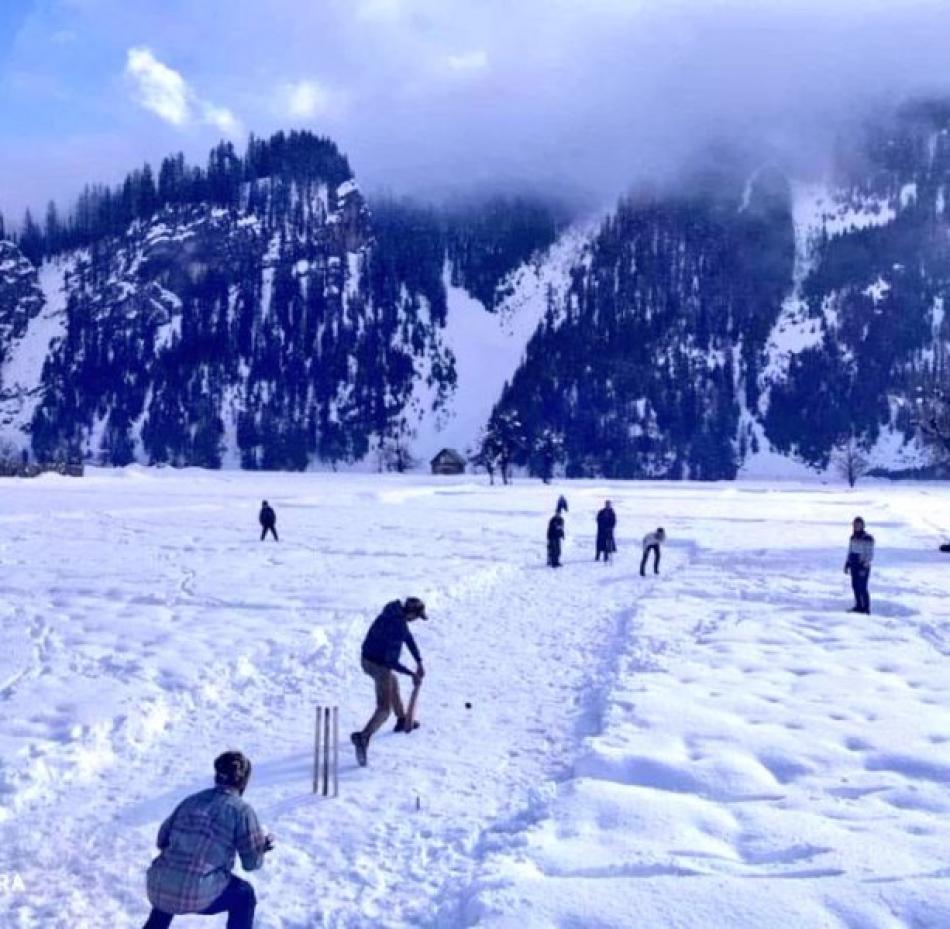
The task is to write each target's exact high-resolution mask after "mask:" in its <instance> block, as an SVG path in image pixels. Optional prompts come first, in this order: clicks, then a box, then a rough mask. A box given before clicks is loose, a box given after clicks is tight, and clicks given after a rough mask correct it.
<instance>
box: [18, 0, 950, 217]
mask: <svg viewBox="0 0 950 929" xmlns="http://www.w3.org/2000/svg"><path fill="white" fill-rule="evenodd" d="M948 34H950V2H947V0H941V2H937V0H902V2H900V3H885V2H883V0H860V2H859V0H837V2H834V0H826V2H824V3H820V4H819V3H817V2H812V0H774V2H772V3H763V2H754V0H0V210H2V211H3V212H4V213H5V215H7V217H8V218H10V219H17V218H18V217H19V216H20V215H22V211H23V208H24V207H25V206H26V205H28V204H30V205H33V206H34V207H37V208H39V209H42V208H43V207H44V206H45V203H46V201H47V200H48V199H50V198H51V197H53V198H55V199H57V200H58V201H59V202H60V203H64V204H65V203H68V202H69V201H71V200H72V198H73V197H74V196H75V194H76V193H77V192H78V190H79V189H80V188H81V186H82V184H83V183H85V182H87V181H91V182H95V181H108V182H115V181H117V180H118V179H119V178H120V177H121V176H122V174H124V173H125V172H126V171H127V170H129V169H131V168H132V167H134V166H136V165H138V164H141V162H142V161H144V160H146V159H147V160H149V161H151V162H153V163H157V162H158V161H159V160H160V159H161V157H162V156H163V155H164V154H166V153H168V152H173V151H178V150H183V151H185V153H186V154H187V155H188V156H189V157H191V158H194V159H196V160H202V161H203V160H204V157H205V155H206V152H207V150H208V148H209V147H210V146H211V145H212V144H213V143H214V142H215V141H217V139H219V138H221V137H231V138H234V139H235V140H236V141H238V142H239V143H240V144H241V145H243V142H244V140H245V139H246V136H247V133H248V132H249V131H254V132H256V133H258V134H264V133H268V132H271V131H273V130H275V129H278V128H293V127H298V126H305V127H309V128H312V129H315V130H316V131H319V132H321V133H324V134H327V135H330V136H331V137H333V138H334V139H335V140H336V141H337V142H338V143H339V144H340V146H341V148H342V149H343V150H344V151H345V152H346V153H347V154H348V155H349V156H350V159H351V162H352V164H353V167H354V169H355V170H356V172H357V176H358V177H359V178H360V179H361V181H363V182H364V186H367V187H370V188H386V189H390V190H392V191H394V192H397V193H401V192H415V193H422V194H433V195H443V194H446V193H452V192H464V191H466V190H469V189H471V188H473V187H476V186H484V185H488V184H499V185H509V186H510V185H529V186H534V187H535V188H539V187H540V188H543V189H554V190H565V191H575V190H576V191H582V192H583V193H584V194H586V195H589V196H590V197H591V198H592V199H595V200H596V199H600V200H603V201H610V200H611V199H612V198H613V197H615V196H617V195H618V194H619V193H621V192H622V191H623V189H624V188H625V187H626V186H628V185H629V184H631V183H632V182H634V181H635V180H638V179H642V178H645V177H654V176H663V175H664V174H666V175H668V174H669V173H670V172H671V171H672V170H673V169H674V168H675V167H677V166H679V165H680V164H682V162H683V161H684V160H686V159H688V158H689V156H690V154H691V153H692V152H693V151H695V150H696V149H697V148H698V147H700V146H702V145H703V144H704V143H705V142H706V141H707V140H708V139H709V138H711V137H713V136H715V135H717V134H718V135H726V136H728V137H737V136H744V137H747V138H748V139H751V140H754V141H755V144H759V145H762V146H763V149H766V148H769V147H772V148H773V149H775V148H777V149H781V150H784V151H785V152H786V153H788V152H792V153H794V154H795V156H797V157H798V158H799V160H800V161H801V162H802V163H803V164H805V163H806V162H808V161H809V160H812V161H814V162H817V161H820V153H821V152H822V151H824V149H825V143H826V141H827V139H828V138H829V137H830V136H831V135H833V132H834V129H835V127H836V126H837V125H839V124H840V122H841V120H843V119H847V118H849V117H853V116H854V115H855V114H856V113H858V112H860V111H861V109H862V108H863V107H864V106H865V105H867V104H868V103H869V102H873V101H875V100H878V99H882V98H884V99H895V98H899V97H900V96H902V95H905V94H907V93H913V92H918V91H922V90H923V91H939V92H946V91H947V90H948V89H950V55H947V53H946V50H945V48H944V44H945V37H946V35H948Z"/></svg>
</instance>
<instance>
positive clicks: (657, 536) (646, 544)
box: [640, 526, 666, 577]
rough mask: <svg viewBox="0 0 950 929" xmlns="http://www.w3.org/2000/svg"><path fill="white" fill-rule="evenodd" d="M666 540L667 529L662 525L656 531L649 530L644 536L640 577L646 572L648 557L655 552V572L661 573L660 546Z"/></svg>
mask: <svg viewBox="0 0 950 929" xmlns="http://www.w3.org/2000/svg"><path fill="white" fill-rule="evenodd" d="M665 541H666V530H665V529H664V528H663V527H662V526H661V527H660V528H659V529H657V530H656V532H648V533H647V534H646V535H645V536H644V537H643V557H642V558H641V559H640V577H643V576H644V575H645V574H646V568H647V559H648V558H649V557H650V552H653V573H654V574H659V573H660V546H661V545H662V544H663V543H664V542H665Z"/></svg>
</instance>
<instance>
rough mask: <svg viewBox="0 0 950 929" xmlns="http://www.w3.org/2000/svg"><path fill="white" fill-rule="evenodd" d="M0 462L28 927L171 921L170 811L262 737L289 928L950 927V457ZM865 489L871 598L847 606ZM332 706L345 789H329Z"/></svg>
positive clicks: (4, 846) (21, 897) (265, 812)
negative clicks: (613, 529)
mask: <svg viewBox="0 0 950 929" xmlns="http://www.w3.org/2000/svg"><path fill="white" fill-rule="evenodd" d="M0 491H2V492H0V524H2V527H3V532H2V537H0V559H2V568H3V570H2V575H0V577H2V581H0V583H2V597H0V635H2V640H0V641H2V648H0V714H2V715H0V926H2V927H4V929H6V927H19V929H25V927H30V929H65V927H84V929H97V927H104V929H106V927H115V929H124V927H138V926H140V925H141V924H142V922H144V920H145V916H146V913H147V904H146V901H145V896H144V872H145V868H146V867H147V865H148V863H149V861H150V860H151V857H152V855H153V843H154V838H155V832H156V830H157V828H158V825H159V823H160V822H161V820H162V819H163V818H164V817H165V816H166V815H167V814H168V813H169V812H170V811H171V810H172V808H173V807H174V805H175V804H176V802H177V801H178V800H179V799H180V798H182V797H183V796H184V795H186V794H187V793H190V792H192V791H195V790H198V789H200V788H203V787H205V786H207V785H208V784H209V783H210V772H211V762H212V759H213V758H214V756H215V755H216V754H218V753H219V752H220V751H222V750H224V749H225V748H229V747H235V748H240V749H242V750H243V751H245V752H246V753H247V754H248V755H249V756H250V757H251V758H252V760H253V761H254V762H255V773H254V776H253V778H252V781H251V784H250V788H249V790H248V793H247V799H248V800H249V801H250V802H251V803H252V804H253V805H254V806H255V808H256V809H257V811H258V813H259V815H260V818H261V820H262V823H263V824H264V826H265V828H267V829H268V830H270V831H272V832H274V833H275V835H276V837H277V841H278V845H277V849H276V850H275V851H274V853H273V854H272V855H271V856H270V858H269V859H268V862H267V865H266V866H265V868H264V870H263V871H261V872H258V873H257V874H255V875H254V876H253V877H252V880H253V882H254V884H255V886H256V888H257V891H258V898H259V901H260V902H259V909H258V914H259V918H258V923H257V924H258V925H259V926H261V927H265V929H277V927H280V929H305V927H335V929H351V927H366V929H369V927H410V926H411V927H417V926H418V927H446V929H447V927H462V926H466V927H469V926H474V927H482V929H631V927H638V929H785V927H789V929H791V927H795V929H819V927H829V929H830V927H835V929H838V927H844V929H897V927H906V929H911V927H913V929H945V927H948V926H950V839H948V833H947V827H946V823H947V818H948V815H950V675H948V674H947V663H948V658H950V607H948V605H947V604H948V594H950V556H947V555H941V554H940V553H938V552H937V551H936V547H937V542H938V541H941V540H942V539H941V537H940V531H941V530H950V489H944V488H942V487H939V486H936V485H922V486H912V485H892V484H882V483H871V482H868V483H866V484H862V485H859V486H858V488H856V489H855V490H854V491H850V492H849V491H846V490H841V489H839V488H828V487H822V486H820V485H814V486H808V485H785V486H780V487H779V488H778V489H775V490H769V489H768V488H766V487H765V485H757V484H751V483H745V484H733V485H729V484H717V485H697V484H659V483H657V484H637V483H625V484H610V485H608V484H598V483H593V482H570V483H562V484H560V485H555V486H554V487H543V486H542V485H540V484H539V483H537V482H527V481H525V482H519V483H518V484H516V485H515V486H513V487H509V488H501V487H495V488H492V487H488V486H487V485H485V484H483V483H482V479H481V478H478V479H475V478H460V479H441V480H436V479H433V478H428V477H419V476H417V477H395V476H393V477H389V476H386V477H381V476H376V475H314V474H309V475H288V474H248V473H234V472H227V473H207V472H198V471H186V472H174V471H171V470H165V471H145V470H142V469H136V468H130V469H127V470H125V471H118V472H99V471H93V472H92V473H91V474H90V475H89V476H87V477H86V478H84V479H81V480H76V479H69V478H60V477H57V476H52V475H47V476H44V477H42V478H39V479H36V480H32V481H16V480H13V481H10V480H5V481H3V483H2V488H0ZM561 491H563V492H565V493H566V494H567V496H568V499H569V501H570V505H571V511H570V513H569V514H568V517H567V532H568V540H567V546H566V551H565V567H564V568H563V569H562V570H560V571H559V572H553V571H551V570H550V569H547V568H546V567H545V564H544V542H543V539H544V528H545V523H546V519H547V517H548V516H549V514H550V511H551V510H552V507H553V504H554V501H555V500H556V497H557V494H558V493H559V492H561ZM605 496H610V497H611V498H612V499H613V500H614V502H615V506H616V509H617V511H618V516H619V527H618V542H619V546H620V552H619V558H618V561H617V563H616V564H614V565H612V566H609V567H605V566H604V565H602V564H595V563H594V561H593V532H592V529H593V516H594V512H595V510H596V509H597V507H598V506H599V505H600V503H601V502H602V500H603V499H604V497H605ZM263 497H267V498H268V499H269V500H270V501H271V502H272V503H273V504H274V505H275V506H276V509H277V512H278V530H279V532H280V534H281V541H280V543H279V544H275V543H273V542H271V541H268V542H266V543H261V542H259V541H258V534H257V525H256V515H257V508H258V506H259V504H260V500H261V499H262V498H263ZM858 513H860V514H861V515H863V516H864V517H865V518H866V519H867V521H868V528H869V530H870V531H871V532H872V533H873V534H874V535H875V536H876V538H877V542H878V558H877V562H876V565H875V569H874V572H873V573H872V578H871V598H872V610H873V615H872V616H870V617H862V616H857V615H853V614H849V613H847V612H845V611H846V609H847V608H848V607H849V606H850V604H851V595H850V588H849V584H848V579H847V578H846V577H845V575H844V574H843V573H842V565H843V562H844V552H845V545H846V540H847V535H848V531H849V524H850V520H851V518H852V517H853V516H854V515H856V514H858ZM661 524H662V525H664V526H665V527H666V529H667V532H668V534H669V536H670V542H669V545H668V546H667V548H666V550H665V551H664V554H663V563H662V570H663V574H662V575H661V576H660V577H659V578H654V577H647V578H645V579H641V578H640V577H639V576H638V574H637V568H638V563H639V545H638V540H639V538H640V536H642V534H643V533H644V532H646V531H647V530H648V529H652V528H655V527H656V526H657V525H661ZM410 594H417V595H419V596H422V597H423V598H424V599H425V600H426V601H427V603H428V605H429V612H430V615H431V616H432V621H431V622H429V623H418V624H416V625H415V626H414V630H415V631H416V633H417V638H418V641H419V644H420V647H421V649H422V653H423V656H424V658H425V660H426V668H427V671H428V674H427V678H426V684H425V686H424V688H423V692H422V699H421V705H420V713H421V719H422V723H423V727H422V728H421V729H420V730H419V731H418V732H417V733H415V734H413V735H412V736H404V735H396V734H392V733H391V732H390V731H389V727H387V728H385V729H384V730H383V731H382V732H381V733H380V736H379V737H377V739H376V740H374V742H373V744H372V745H371V747H370V767H369V768H367V769H364V770H361V769H358V768H357V767H356V766H355V762H354V761H353V758H352V753H351V751H350V746H349V744H348V742H347V741H346V737H347V735H348V733H349V732H350V730H352V729H355V728H358V727H360V726H362V724H363V723H364V722H365V719H366V717H367V716H368V715H369V712H370V709H371V703H372V685H371V682H370V681H369V679H368V678H366V677H365V676H364V675H363V674H362V673H361V671H360V670H359V664H358V652H359V645H360V641H361V639H362V636H363V633H364V631H365V629H366V627H367V625H368V624H369V622H370V621H371V620H372V619H373V617H374V616H375V615H376V613H377V612H378V610H379V609H380V608H381V607H382V606H383V605H384V604H385V603H386V601H387V600H390V599H394V598H396V597H405V596H407V595H410ZM318 701H322V702H329V703H334V704H338V705H339V706H340V717H341V735H342V740H341V741H342V742H343V744H341V771H340V779H341V784H340V797H339V799H337V800H322V799H315V798H313V797H312V796H311V794H310V792H309V789H310V753H311V750H312V749H311V739H312V721H311V720H312V714H313V706H314V704H315V703H316V702H318ZM466 701H468V702H470V703H471V704H472V708H471V709H466V708H465V703H466ZM13 875H16V876H17V878H18V881H21V882H22V888H20V887H19V886H18V887H16V888H11V886H10V884H11V881H12V877H13ZM223 924H224V922H223V917H218V918H215V919H211V918H195V917H192V918H181V919H179V920H176V923H175V925H176V926H181V927H185V929H187V927H198V926H201V927H208V929H211V927H215V926H223Z"/></svg>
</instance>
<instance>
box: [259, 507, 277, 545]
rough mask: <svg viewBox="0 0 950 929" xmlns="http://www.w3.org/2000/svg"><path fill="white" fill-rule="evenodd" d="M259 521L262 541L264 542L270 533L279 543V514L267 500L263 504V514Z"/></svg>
mask: <svg viewBox="0 0 950 929" xmlns="http://www.w3.org/2000/svg"><path fill="white" fill-rule="evenodd" d="M258 519H259V520H260V524H261V541H262V542H263V541H264V537H265V536H266V535H267V533H268V532H269V533H270V534H271V535H272V536H273V537H274V541H275V542H279V541H280V540H279V539H278V538H277V514H276V513H275V512H274V508H273V507H272V506H271V505H270V504H269V503H268V502H267V501H266V500H265V501H264V502H263V503H261V513H260V516H258Z"/></svg>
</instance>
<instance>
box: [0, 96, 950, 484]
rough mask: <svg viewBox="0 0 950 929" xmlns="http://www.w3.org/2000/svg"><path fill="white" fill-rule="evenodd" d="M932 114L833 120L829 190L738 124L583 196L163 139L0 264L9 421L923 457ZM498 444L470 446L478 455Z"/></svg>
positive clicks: (66, 443)
mask: <svg viewBox="0 0 950 929" xmlns="http://www.w3.org/2000/svg"><path fill="white" fill-rule="evenodd" d="M948 132H950V106H948V105H947V104H946V103H944V102H943V101H942V100H941V99H935V98H928V99H921V100H917V101H913V102H910V103H905V104H903V105H902V106H900V107H898V108H895V109H892V110H887V111H883V112H878V113H876V114H872V115H871V116H869V117H867V118H866V119H865V120H864V121H863V122H862V123H861V124H860V125H858V126H856V127H851V130H850V131H849V133H847V134H845V133H844V132H842V133H839V135H838V138H837V141H836V146H835V162H834V169H833V170H832V171H830V172H829V173H827V174H826V175H825V177H824V179H822V180H821V181H818V180H816V179H815V178H814V177H808V178H805V179H803V178H801V177H796V176H795V175H793V174H790V173H789V172H788V171H787V170H786V167H787V166H786V165H783V164H781V163H780V162H778V161H776V160H774V159H766V160H764V161H760V160H757V158H758V155H757V153H756V152H755V151H754V150H752V149H750V148H748V147H746V146H744V145H742V144H741V142H736V144H727V143H721V144H718V145H716V146H713V147H710V148H707V149H705V150H704V151H703V152H702V153H697V154H695V155H694V156H693V158H692V159H691V161H690V165H689V169H688V171H686V170H684V172H683V174H682V175H681V176H680V178H679V179H678V180H677V181H676V182H675V183H674V182H672V181H670V180H669V179H666V180H665V181H663V182H662V183H660V182H658V183H654V184H652V185H649V186H647V185H643V184H638V185H635V186H634V187H633V192H632V193H629V194H627V195H625V196H623V197H622V198H621V199H620V200H619V202H618V204H617V205H616V207H615V208H613V209H612V210H610V211H608V212H607V213H606V214H604V215H603V216H602V218H600V219H596V218H592V217H591V215H590V214H589V213H578V212H577V211H574V210H572V209H571V208H569V207H567V206H565V198H564V197H563V196H562V192H561V191H559V190H552V191H551V195H550V196H549V197H547V198H545V197H539V196H535V195H531V194H527V193H526V194H522V195H513V194H510V193H509V194H508V195H506V196H501V195H498V194H495V195H492V196H487V195H486V196H482V197H472V196H469V197H468V198H465V199H460V198H453V199H450V200H448V201H444V202H441V203H438V204H433V203H432V202H425V201H421V200H415V201H412V200H406V199H400V198H395V197H391V196H385V197H384V196H377V197H374V198H372V199H370V200H367V199H366V198H365V197H364V196H363V194H361V193H360V189H359V187H358V185H357V182H356V177H355V176H354V173H353V170H352V168H351V166H350V162H349V160H348V159H347V158H346V157H344V156H343V155H342V154H341V153H340V151H339V149H338V148H337V146H336V145H335V144H334V142H333V141H331V140H330V139H327V138H325V137H320V136H316V135H314V134H312V133H307V132H293V133H290V134H286V133H277V134H275V135H273V136H271V137H269V138H267V139H256V138H254V137H252V138H251V141H250V143H249V145H248V146H247V148H246V150H245V151H244V152H242V153H240V154H239V153H238V152H237V151H236V149H235V148H234V146H233V145H232V144H231V143H227V142H225V143H221V144H219V145H218V146H216V147H215V148H214V149H213V150H212V152H211V155H210V157H209V159H208V162H207V166H206V167H202V168H197V167H194V166H191V165H189V164H188V162H187V161H186V159H185V158H184V157H182V156H181V155H176V156H170V157H168V158H166V159H164V160H163V162H162V163H161V164H160V165H159V167H158V168H157V169H156V170H153V169H152V168H151V167H150V166H148V165H146V166H144V167H142V168H139V169H137V170H135V171H133V172H132V173H130V174H129V175H127V177H126V178H125V180H124V181H123V183H122V184H120V185H118V186H117V187H114V188H108V187H102V186H99V187H87V188H86V189H85V190H84V191H83V192H82V194H81V195H80V197H79V198H78V200H77V201H76V202H75V203H74V204H73V205H72V206H70V207H68V208H67V207H64V206H61V207H53V206H51V207H50V209H49V210H48V211H47V214H46V216H45V217H44V219H43V221H42V222H40V221H39V220H34V219H33V218H32V216H31V217H29V218H28V220H27V221H26V222H25V223H24V225H23V227H22V228H21V229H20V230H19V231H18V232H17V234H16V235H14V236H13V238H14V239H15V240H16V244H14V243H13V242H7V243H6V244H4V245H3V252H2V255H3V261H2V264H0V336H2V344H0V359H2V361H0V424H2V427H3V433H4V437H5V439H6V440H7V441H8V442H11V443H13V444H14V445H15V446H17V447H19V448H26V449H28V452H29V454H31V455H33V456H34V457H36V458H38V459H41V460H47V459H52V458H56V457H66V456H70V457H82V458H85V459H87V460H90V461H95V462H100V463H104V464H114V465H121V464H126V463H128V462H131V461H140V462H143V463H152V464H160V463H170V464H174V465H186V464H197V465H201V466H205V467H220V466H239V467H244V468H295V469H300V468H307V467H320V466H334V467H336V466H339V465H348V466H349V465H357V464H359V465H362V466H364V467H390V466H395V467H403V466H405V465H406V464H407V463H408V462H409V461H411V460H412V459H416V460H418V459H420V458H423V459H424V458H427V457H428V456H430V455H431V454H434V453H435V451H437V450H438V449H439V448H440V447H441V446H442V445H443V444H455V445H459V446H461V447H462V450H466V449H471V450H472V451H477V450H479V449H481V450H482V451H484V450H485V448H486V447H493V446H492V441H493V439H492V433H493V430H497V428H498V424H499V423H501V422H506V423H511V422H517V423H518V435H517V436H516V437H515V444H514V447H513V448H512V449H510V454H511V455H512V456H513V460H514V461H515V463H518V464H521V465H524V466H525V467H527V468H528V469H529V470H531V471H533V472H535V473H546V472H547V471H549V470H551V469H552V468H553V469H555V470H557V469H563V470H564V471H565V472H566V473H567V474H568V475H574V476H580V475H583V476H596V475H605V476H610V477H672V478H680V477H698V478H732V477H735V476H736V475H738V474H740V473H757V471H761V470H762V469H765V470H772V471H774V470H776V469H778V470H783V469H785V470H787V469H788V468H791V469H792V470H794V468H796V467H797V468H804V467H812V468H818V469H823V468H825V467H827V466H828V464H829V460H830V457H831V455H832V453H833V451H834V449H835V448H836V447H838V446H840V445H841V443H842V442H845V441H853V442H857V443H858V444H859V445H860V446H861V447H862V448H863V449H865V451H866V453H867V454H868V455H869V456H870V457H871V459H872V463H873V464H874V465H875V466H877V467H878V468H881V469H883V470H886V471H915V470H918V469H920V468H926V467H928V466H929V465H930V460H929V457H928V454H927V451H926V449H924V448H923V447H921V446H920V444H919V442H918V441H917V438H916V436H915V431H914V425H913V422H912V420H911V417H910V416H909V414H908V409H907V405H906V402H905V401H906V398H907V397H908V396H910V395H911V393H912V392H913V391H914V390H915V389H916V388H917V387H919V386H920V385H922V384H932V383H934V382H935V381H937V380H939V379H940V378H941V377H943V376H944V358H945V354H946V346H947V336H948V331H947V324H946V323H945V321H944V314H943V306H944V300H945V298H946V293H945V290H946V286H947V283H948V280H950V255H948V252H947V247H946V244H945V243H946V242H947V240H948V235H947V234H948V221H947V218H946V216H945V198H946V191H947V184H948V183H950V154H948V153H950V148H948V144H950V142H948V139H950V136H948ZM486 440H487V443H488V444H487V446H486Z"/></svg>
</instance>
